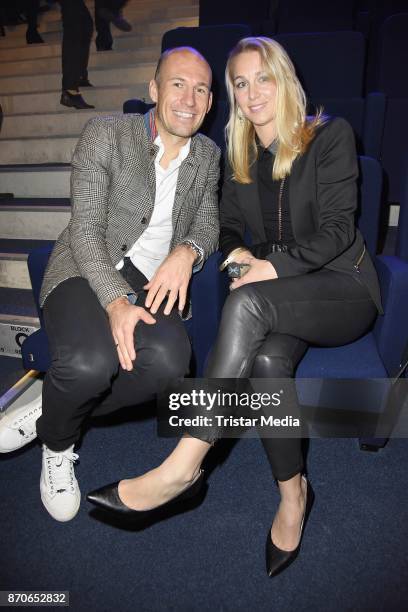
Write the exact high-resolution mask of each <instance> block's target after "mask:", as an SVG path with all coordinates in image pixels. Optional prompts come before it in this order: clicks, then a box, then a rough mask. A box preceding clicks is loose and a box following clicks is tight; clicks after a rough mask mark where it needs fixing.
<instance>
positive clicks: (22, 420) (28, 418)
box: [11, 406, 41, 436]
mask: <svg viewBox="0 0 408 612" xmlns="http://www.w3.org/2000/svg"><path fill="white" fill-rule="evenodd" d="M40 411H41V407H40V406H36V407H35V408H33V409H32V410H30V412H29V413H28V414H27V415H25V416H23V417H18V418H17V419H15V420H14V421H13V422H12V424H11V429H18V430H19V431H20V433H21V435H23V436H25V435H26V432H25V431H24V425H28V424H31V423H32V421H34V420H35V421H36V420H37V418H38V417H37V416H36V415H37V413H38V412H40Z"/></svg>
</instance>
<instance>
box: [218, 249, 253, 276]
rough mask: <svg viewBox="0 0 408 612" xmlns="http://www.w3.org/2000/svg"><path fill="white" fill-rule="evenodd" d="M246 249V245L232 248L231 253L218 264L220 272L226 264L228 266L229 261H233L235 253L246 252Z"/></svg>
mask: <svg viewBox="0 0 408 612" xmlns="http://www.w3.org/2000/svg"><path fill="white" fill-rule="evenodd" d="M247 251H249V249H247V248H246V247H237V248H236V249H234V250H233V251H231V253H230V254H229V255H228V257H227V259H224V261H223V262H222V264H221V265H220V268H219V269H220V272H222V271H223V270H225V268H226V267H227V266H229V264H230V263H232V262H233V261H234V257H236V256H237V255H239V254H240V253H246V252H247Z"/></svg>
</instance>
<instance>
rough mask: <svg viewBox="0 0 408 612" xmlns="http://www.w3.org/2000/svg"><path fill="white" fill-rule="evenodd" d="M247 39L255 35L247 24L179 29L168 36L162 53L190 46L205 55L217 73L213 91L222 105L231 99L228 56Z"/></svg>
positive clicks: (163, 40)
mask: <svg viewBox="0 0 408 612" xmlns="http://www.w3.org/2000/svg"><path fill="white" fill-rule="evenodd" d="M246 36H251V29H250V28H249V26H247V25H245V24H237V25H214V26H202V27H197V28H176V29H175V30H169V31H168V32H166V33H165V34H164V36H163V38H162V51H165V50H166V49H172V48H173V47H180V46H189V47H194V48H195V49H197V51H199V52H200V53H202V55H204V57H205V58H206V60H207V61H208V63H209V64H210V66H211V69H212V72H213V84H212V91H213V94H214V98H215V100H216V101H217V102H218V101H220V100H226V99H227V92H226V89H225V83H224V80H225V65H226V63H227V58H228V54H229V52H230V51H231V49H232V48H233V47H234V46H235V45H236V44H237V42H238V41H239V40H240V39H241V38H245V37H246Z"/></svg>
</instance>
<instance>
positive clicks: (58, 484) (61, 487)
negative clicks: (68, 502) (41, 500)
mask: <svg viewBox="0 0 408 612" xmlns="http://www.w3.org/2000/svg"><path fill="white" fill-rule="evenodd" d="M52 459H55V465H54V466H53V467H52V466H51V460H52ZM64 459H66V460H67V461H68V465H64ZM78 459H79V455H77V454H76V453H72V452H70V451H64V452H63V453H56V454H55V455H47V458H46V460H47V472H48V481H49V483H50V487H51V492H52V493H54V491H55V492H56V493H61V492H63V491H66V489H67V487H68V488H71V489H73V481H74V470H73V467H72V466H73V464H74V463H75V461H77V460H78ZM64 467H65V468H66V469H61V470H58V471H57V470H55V468H64Z"/></svg>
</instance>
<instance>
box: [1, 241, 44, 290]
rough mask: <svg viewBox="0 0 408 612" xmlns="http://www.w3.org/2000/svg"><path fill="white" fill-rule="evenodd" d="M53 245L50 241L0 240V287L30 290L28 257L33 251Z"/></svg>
mask: <svg viewBox="0 0 408 612" xmlns="http://www.w3.org/2000/svg"><path fill="white" fill-rule="evenodd" d="M53 243H54V241H52V240H5V239H0V287H8V288H11V289H31V281H30V277H29V274H28V268H27V258H28V255H29V253H30V252H31V251H32V250H34V249H37V248H39V247H42V246H48V245H52V244H53Z"/></svg>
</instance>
